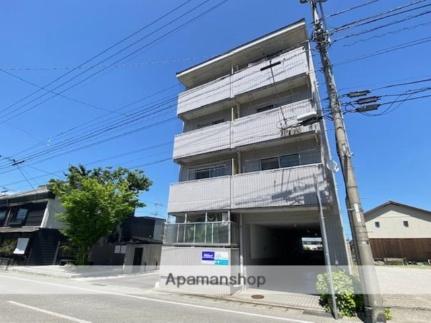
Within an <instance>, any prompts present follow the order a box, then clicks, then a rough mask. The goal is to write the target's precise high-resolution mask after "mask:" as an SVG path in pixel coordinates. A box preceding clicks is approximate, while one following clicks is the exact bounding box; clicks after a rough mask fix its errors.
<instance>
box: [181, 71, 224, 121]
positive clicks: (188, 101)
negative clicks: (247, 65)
mask: <svg viewBox="0 0 431 323" xmlns="http://www.w3.org/2000/svg"><path fill="white" fill-rule="evenodd" d="M230 82H231V76H230V75H227V76H225V77H222V78H219V79H217V80H214V81H212V82H209V83H206V84H203V85H201V86H198V87H195V88H192V89H190V90H188V91H185V92H182V93H181V94H180V95H179V97H178V111H177V113H178V114H181V113H184V112H188V111H191V110H194V109H197V108H200V107H203V106H205V105H208V104H211V103H214V102H218V101H222V100H226V99H229V98H230V97H231V92H230V91H231V87H230Z"/></svg>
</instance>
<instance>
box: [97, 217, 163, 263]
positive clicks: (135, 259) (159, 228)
mask: <svg viewBox="0 0 431 323" xmlns="http://www.w3.org/2000/svg"><path fill="white" fill-rule="evenodd" d="M164 223H165V220H164V219H161V218H155V217H150V216H140V217H137V216H130V217H129V218H127V219H126V220H125V221H124V222H123V223H122V224H121V225H120V226H119V228H118V230H116V232H115V233H114V234H112V235H110V236H109V237H106V238H104V239H101V241H99V243H97V244H96V246H94V247H93V249H92V252H91V256H90V261H91V263H92V264H94V265H117V266H118V265H125V266H132V265H133V266H142V269H143V270H145V267H150V268H151V267H157V266H159V264H160V253H161V244H162V239H163V227H164Z"/></svg>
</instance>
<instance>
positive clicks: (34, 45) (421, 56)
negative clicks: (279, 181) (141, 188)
mask: <svg viewBox="0 0 431 323" xmlns="http://www.w3.org/2000/svg"><path fill="white" fill-rule="evenodd" d="M182 2H183V1H174V0H170V1H167V0H165V1H142V0H141V1H137V0H124V1H115V0H103V1H100V0H99V1H76V0H67V1H66V0H65V1H53V0H45V1H37V2H36V1H26V2H25V1H8V2H3V3H2V4H1V5H0V7H1V10H0V21H1V24H2V28H1V31H0V40H1V43H2V50H1V51H0V68H1V69H2V71H3V72H1V71H0V93H1V96H0V120H2V126H1V127H0V136H1V138H2V145H1V151H0V155H2V156H9V157H19V156H21V155H20V151H22V150H24V149H44V148H45V149H46V148H49V147H51V145H53V144H55V143H56V142H58V140H59V138H61V137H58V134H59V133H61V132H62V131H64V130H66V129H70V128H72V127H76V126H78V125H81V124H83V123H84V122H89V121H92V122H93V124H94V125H93V124H92V127H95V126H96V125H97V124H99V125H102V124H103V121H104V120H105V119H104V118H112V120H115V118H119V117H121V115H120V114H119V112H118V111H124V113H127V111H129V110H128V109H132V108H135V109H139V108H140V105H134V106H129V107H126V108H124V109H123V110H119V107H121V106H124V105H126V104H128V103H131V102H133V101H136V100H138V99H142V98H145V97H147V96H149V95H151V94H153V93H155V92H157V91H160V90H164V89H168V90H166V91H164V92H163V93H161V94H159V95H158V96H153V97H150V98H148V99H146V101H145V100H144V101H142V102H141V106H142V105H143V107H146V106H149V105H151V104H152V102H154V101H156V100H160V99H161V98H163V97H168V96H169V97H170V96H174V95H175V94H176V93H178V91H180V89H181V86H180V85H179V84H178V82H177V81H176V78H175V73H176V72H177V71H179V70H182V69H184V68H186V67H188V66H190V65H193V64H196V63H198V62H200V61H202V60H204V59H206V58H209V57H211V56H214V55H217V54H219V53H221V52H223V51H226V50H228V49H230V48H232V47H235V46H238V45H239V44H241V43H243V42H247V41H249V40H251V39H253V38H256V37H259V36H261V35H263V34H265V33H268V32H271V31H273V30H275V29H277V28H280V27H282V26H284V25H287V24H289V23H291V22H293V21H296V20H298V19H301V18H303V17H305V18H306V19H307V21H310V10H309V7H308V6H306V5H301V4H299V1H295V0H291V1H286V0H273V1H258V0H254V1H251V0H230V1H228V2H227V3H225V4H224V5H222V6H221V7H219V8H217V9H216V10H214V11H212V12H210V13H209V14H207V15H205V16H203V17H201V18H200V19H198V20H196V21H194V22H193V23H190V24H188V25H187V26H185V27H184V28H182V29H180V30H178V31H177V32H175V33H173V34H171V35H169V36H168V37H166V38H164V39H162V40H160V41H158V42H155V43H154V44H153V45H152V46H150V47H148V48H146V49H145V50H143V51H141V52H139V53H138V54H137V55H134V56H131V57H130V58H129V59H127V60H125V61H123V62H121V63H120V64H121V65H119V66H116V67H113V68H108V69H106V70H105V71H104V72H102V73H100V74H98V75H97V76H95V77H93V78H91V79H89V80H88V81H86V82H83V83H82V84H80V85H79V86H76V87H74V88H73V89H70V90H68V91H65V92H64V93H63V94H64V95H66V96H68V99H65V98H64V97H60V96H56V97H54V98H52V99H50V100H49V101H47V102H46V103H43V104H40V105H38V106H36V107H34V108H32V109H31V110H29V111H27V112H25V113H23V114H22V115H19V116H17V117H15V118H13V119H11V120H8V121H6V122H5V120H6V119H8V118H7V116H8V115H6V114H5V113H6V111H9V112H10V111H11V110H12V109H16V108H18V107H21V106H23V105H24V104H25V102H27V101H21V102H20V103H18V104H15V105H13V106H11V104H13V103H15V102H16V101H17V100H19V99H21V98H23V97H24V96H26V95H28V94H30V93H32V92H33V91H35V89H36V88H35V87H34V86H32V85H29V84H28V83H25V82H24V81H23V80H19V79H17V78H16V77H20V78H22V79H24V80H25V81H27V82H32V83H34V84H38V85H45V84H47V83H49V82H50V81H52V80H53V79H55V78H57V77H58V76H60V75H61V74H63V73H65V72H66V71H68V70H70V68H73V67H75V66H77V65H79V64H81V63H82V62H84V61H85V60H86V59H88V58H90V57H91V56H93V55H95V54H96V53H98V52H100V51H101V50H103V49H105V48H107V47H109V46H110V45H112V44H113V43H115V42H116V41H118V40H120V39H122V38H124V37H125V36H127V35H128V34H130V33H132V32H134V31H136V30H137V29H139V28H140V27H142V26H144V25H145V24H147V23H148V22H150V21H152V20H153V19H155V18H157V17H159V16H160V15H162V14H164V13H165V12H166V11H168V10H170V9H172V8H173V7H175V6H177V5H179V4H180V3H182ZM199 2H200V1H199V0H192V1H191V2H190V3H189V4H188V5H187V6H188V7H187V8H189V7H190V8H191V7H193V6H194V5H197V4H198V3H199ZM363 2H365V1H363ZM216 3H218V1H216V0H211V1H209V2H208V3H206V4H205V5H204V6H202V7H201V9H200V10H204V8H207V7H210V6H212V5H214V4H216ZM357 3H358V2H357V1H335V0H332V1H328V2H327V3H326V4H325V9H326V13H327V14H331V13H333V12H336V11H338V10H342V9H344V8H348V7H351V6H353V5H356V4H357ZM406 3H407V1H394V0H391V1H389V0H381V1H376V3H374V4H372V5H369V6H366V7H363V8H361V9H358V10H354V11H351V12H349V13H346V14H343V15H340V16H337V17H333V18H330V19H328V25H329V26H330V27H331V28H333V27H337V26H339V25H342V24H344V23H346V22H349V21H352V20H354V19H358V18H361V17H365V16H369V15H372V14H376V13H378V12H381V11H385V10H388V9H391V8H394V7H396V6H397V5H402V4H406ZM424 10H426V8H425V9H424ZM196 12H198V11H196ZM418 12H420V11H418ZM406 16H407V15H405V16H403V17H406ZM393 20H396V18H393V19H392V20H391V19H388V20H386V21H388V22H389V21H393ZM427 20H429V16H428V15H424V16H423V17H420V18H417V19H414V20H411V21H406V22H404V23H402V24H398V25H394V26H392V27H389V28H384V29H382V30H380V31H378V32H377V31H376V32H375V33H372V34H371V33H370V34H366V35H363V36H359V37H356V38H352V39H351V40H344V41H340V42H339V43H335V44H334V45H333V47H332V48H331V58H332V61H333V63H334V69H335V73H336V82H337V86H338V88H339V89H340V92H341V93H344V92H346V91H348V90H355V89H362V88H372V89H374V88H378V87H381V86H384V85H387V84H391V83H397V82H404V81H411V80H416V79H422V78H427V77H430V75H431V71H429V63H428V60H429V53H430V49H431V48H430V44H429V43H425V44H421V45H418V46H414V47H410V48H406V49H402V50H399V51H395V52H391V53H387V54H385V55H380V56H375V57H372V58H369V59H364V60H360V61H356V62H353V63H349V64H340V65H338V63H340V62H343V61H347V60H350V59H354V58H357V57H361V56H363V55H367V54H370V53H374V52H376V51H378V50H381V49H384V48H387V47H391V46H394V45H398V44H401V43H405V42H408V41H411V40H415V39H420V38H423V37H427V36H430V28H431V26H430V25H426V23H427V22H428V21H427ZM386 21H384V22H386ZM382 23H383V22H382ZM415 24H424V25H421V26H416V27H415V28H413V27H412V28H411V29H409V30H406V31H400V32H395V33H393V34H388V35H386V36H384V37H380V38H375V39H371V40H367V41H364V42H360V43H357V44H355V45H352V46H348V47H347V46H346V45H349V44H351V43H352V42H353V41H356V40H359V39H364V38H368V37H369V36H373V35H379V34H381V33H384V32H388V31H393V30H397V29H400V28H403V27H406V26H414V25H415ZM377 25H379V24H374V25H369V26H363V27H361V28H355V29H351V30H348V31H346V32H344V33H339V34H336V35H334V37H333V38H334V39H336V38H337V37H342V36H344V35H347V34H349V33H351V32H358V31H361V30H365V29H368V28H371V27H373V26H377ZM153 29H154V28H153ZM147 32H148V31H147ZM150 39H151V38H149V39H148V41H150ZM153 39H154V37H153ZM317 58H318V57H316V64H317V63H318V60H317ZM105 65H106V64H105ZM317 65H318V66H319V64H317ZM81 70H82V69H81ZM5 72H8V73H13V74H14V75H15V78H14V77H12V76H11V75H7V73H5ZM318 77H319V80H320V82H321V84H322V85H324V83H323V79H322V75H321V73H320V72H318ZM77 80H79V79H77ZM423 86H427V84H419V85H415V86H411V87H400V88H394V89H390V91H389V89H386V90H380V91H379V92H377V91H376V93H377V94H391V93H392V94H393V93H398V92H401V91H405V90H406V89H408V88H418V87H423ZM42 93H43V92H41V93H39V94H38V95H40V94H42ZM321 95H322V97H325V96H326V94H325V91H324V86H322V88H321ZM51 96H52V95H51ZM47 97H49V96H47ZM71 98H72V100H71ZM389 99H391V97H389ZM389 99H386V100H389ZM392 99H393V97H392ZM28 100H29V99H28ZM73 100H75V101H73ZM76 100H80V101H84V102H85V103H87V105H84V104H81V103H77V102H76ZM37 102H39V101H35V102H34V103H33V104H28V105H26V106H23V107H21V109H25V108H29V107H33V106H34V105H35V104H36V103H37ZM89 104H90V105H92V106H93V107H89V106H88V105H89ZM429 104H430V100H429V99H424V100H417V101H409V102H405V103H404V104H403V105H401V106H400V107H399V108H397V109H395V111H393V112H392V113H389V114H385V115H383V116H379V117H367V116H363V115H360V114H349V115H347V116H346V124H347V126H348V130H349V139H350V141H351V147H352V151H353V153H354V163H355V168H356V171H357V177H358V180H359V185H360V186H359V187H360V192H361V196H362V199H363V205H364V208H365V209H369V208H372V207H374V206H376V205H377V204H380V203H383V202H384V201H386V200H388V199H391V200H397V201H400V202H403V203H408V204H412V205H415V206H417V207H422V208H427V209H431V200H430V198H429V197H430V188H429V183H430V182H431V172H430V169H429V160H430V158H431V152H430V144H429V142H428V141H429V138H430V134H429V128H428V125H427V123H428V120H427V117H426V114H427V109H428V106H429ZM94 107H96V108H94ZM141 108H142V107H141ZM106 110H110V111H106ZM18 111H19V110H18ZM112 111H113V112H112ZM120 113H123V112H120ZM12 115H13V114H12ZM123 116H124V115H123ZM171 117H175V108H174V107H172V108H170V109H167V110H166V111H164V113H163V115H161V116H158V117H154V118H153V119H151V120H148V119H146V120H141V121H140V122H138V123H136V124H134V125H130V126H127V127H125V128H122V129H121V130H120V131H118V132H113V134H119V133H121V132H123V131H127V130H128V129H129V130H133V129H135V128H138V127H139V126H141V127H143V126H144V125H146V124H147V123H149V122H150V121H151V122H154V121H158V120H162V119H169V118H171ZM95 120H96V121H95ZM328 124H329V138H330V140H331V142H332V141H333V133H332V129H333V128H332V126H331V125H330V123H328ZM89 129H91V127H90V128H89ZM180 131H181V123H180V122H179V121H177V120H170V121H167V122H163V123H160V124H159V125H157V126H153V127H151V128H148V129H146V130H141V131H137V132H134V133H133V134H131V135H127V136H122V137H120V138H118V139H115V140H110V141H108V142H105V143H103V144H98V145H94V146H91V147H88V148H86V149H81V150H78V151H75V152H72V153H68V154H64V155H62V156H59V157H56V158H52V159H48V160H46V161H43V162H39V163H37V162H36V161H34V162H32V163H30V162H29V163H27V162H25V163H23V164H22V165H21V167H20V170H21V171H20V170H18V169H17V168H16V167H15V168H11V167H9V168H7V169H5V168H3V169H0V185H4V186H6V187H7V188H8V189H9V190H10V191H19V190H25V189H31V186H30V184H29V183H28V182H27V181H26V180H25V179H24V176H25V177H27V178H29V179H30V182H31V184H32V185H33V186H37V185H40V184H43V183H45V182H46V181H47V180H48V179H49V178H50V177H52V176H51V175H49V174H48V173H51V172H54V171H59V170H62V169H65V168H67V166H68V165H69V164H76V163H84V164H85V163H88V162H93V161H96V160H100V159H105V158H107V157H111V156H116V155H121V154H126V153H128V152H130V151H136V150H139V149H141V148H143V147H148V146H152V145H156V144H158V143H166V142H168V141H170V140H172V138H173V136H174V134H176V133H179V132H180ZM71 134H73V135H75V136H76V135H79V134H82V132H80V131H76V130H75V131H74V132H71ZM101 138H102V137H101ZM103 138H105V137H103ZM85 143H87V142H84V141H82V143H80V144H82V145H83V144H85ZM78 146H79V143H78ZM333 152H335V150H334V149H333ZM171 153H172V145H171V144H165V145H164V146H160V147H159V148H157V149H152V150H147V151H141V152H136V153H133V154H127V155H123V157H121V158H116V159H111V160H108V161H104V162H98V163H94V164H92V165H91V166H96V165H100V166H108V165H112V166H118V165H124V166H134V165H142V164H147V163H152V162H154V161H159V160H164V159H166V158H169V157H170V156H171ZM46 157H47V158H48V157H50V156H49V155H47V156H46ZM335 158H336V157H335ZM3 162H4V160H3ZM143 169H144V170H145V172H146V173H147V174H148V176H149V177H150V178H151V179H152V180H153V181H154V185H153V186H152V188H151V190H150V191H149V192H147V193H145V194H143V195H142V199H143V201H145V202H146V203H147V208H145V209H143V210H139V212H138V213H139V214H155V213H157V214H159V215H161V216H163V215H165V214H166V213H165V208H166V203H167V195H168V187H169V184H170V183H172V182H175V181H176V180H177V172H178V169H177V167H176V166H175V165H174V163H173V162H171V161H165V162H161V163H156V164H153V165H148V166H144V167H143ZM6 171H7V172H6ZM23 174H24V175H23ZM56 174H58V173H56ZM33 177H37V178H34V179H32V178H33ZM338 177H340V176H339V174H338ZM338 183H339V187H340V201H341V205H343V210H344V194H343V188H342V185H341V183H342V182H341V179H340V178H338ZM155 203H157V204H155ZM159 203H160V204H162V206H160V205H158V204H159ZM343 212H344V211H343ZM346 226H347V222H346Z"/></svg>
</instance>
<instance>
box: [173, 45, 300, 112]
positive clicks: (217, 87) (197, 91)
mask: <svg viewBox="0 0 431 323" xmlns="http://www.w3.org/2000/svg"><path fill="white" fill-rule="evenodd" d="M277 62H280V64H278V65H274V66H273V67H272V72H271V68H268V69H265V70H263V71H261V68H263V67H266V66H268V65H270V64H275V63H277ZM307 72H308V59H307V52H306V51H305V50H304V48H303V47H300V48H297V49H294V50H291V51H289V52H287V53H283V54H281V55H279V56H277V57H274V58H272V59H271V60H268V61H263V62H261V63H257V64H256V65H253V66H250V67H248V68H245V69H243V70H241V71H239V72H236V73H234V74H232V75H227V76H225V77H222V78H219V79H216V80H214V81H212V82H209V83H206V84H203V85H201V86H198V87H195V88H192V89H190V90H187V91H185V92H183V93H181V94H180V95H179V97H178V110H177V113H178V114H182V113H185V112H188V111H192V110H195V109H197V108H200V107H204V106H206V105H209V104H213V103H216V102H219V101H223V100H227V99H230V98H233V97H235V96H238V95H241V94H244V93H247V92H250V91H252V90H255V89H258V88H261V87H266V86H268V85H271V84H273V83H274V82H275V83H279V82H281V81H283V80H285V79H287V78H291V77H294V76H296V75H301V74H304V73H307Z"/></svg>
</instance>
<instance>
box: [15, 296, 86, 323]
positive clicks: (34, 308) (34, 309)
mask: <svg viewBox="0 0 431 323" xmlns="http://www.w3.org/2000/svg"><path fill="white" fill-rule="evenodd" d="M8 303H10V304H13V305H16V306H21V307H24V308H27V309H30V310H33V311H37V312H41V313H45V314H48V315H52V316H56V317H59V318H62V319H65V320H69V321H72V322H78V323H91V322H90V321H85V320H81V319H78V318H76V317H72V316H68V315H64V314H60V313H56V312H51V311H48V310H44V309H42V308H38V307H35V306H30V305H26V304H22V303H18V302H14V301H8Z"/></svg>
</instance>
